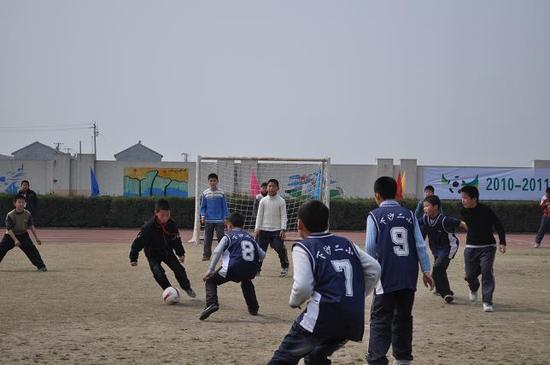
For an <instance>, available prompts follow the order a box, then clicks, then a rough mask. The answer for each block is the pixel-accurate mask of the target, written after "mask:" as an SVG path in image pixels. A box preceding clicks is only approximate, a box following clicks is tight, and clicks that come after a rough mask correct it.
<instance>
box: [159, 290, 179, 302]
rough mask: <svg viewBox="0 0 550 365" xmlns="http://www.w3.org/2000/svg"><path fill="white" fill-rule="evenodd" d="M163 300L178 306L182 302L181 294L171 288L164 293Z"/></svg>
mask: <svg viewBox="0 0 550 365" xmlns="http://www.w3.org/2000/svg"><path fill="white" fill-rule="evenodd" d="M162 300H164V303H166V304H176V303H179V302H180V292H179V291H178V289H176V288H172V287H171V286H169V287H168V288H166V289H164V291H163V292H162Z"/></svg>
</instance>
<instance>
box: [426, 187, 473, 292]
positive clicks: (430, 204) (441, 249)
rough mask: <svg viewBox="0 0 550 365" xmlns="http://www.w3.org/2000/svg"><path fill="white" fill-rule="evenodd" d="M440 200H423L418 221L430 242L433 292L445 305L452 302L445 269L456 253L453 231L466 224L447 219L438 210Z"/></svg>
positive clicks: (436, 197)
mask: <svg viewBox="0 0 550 365" xmlns="http://www.w3.org/2000/svg"><path fill="white" fill-rule="evenodd" d="M439 207H441V200H439V197H438V196H437V195H430V196H427V197H426V198H425V199H424V213H425V214H424V216H423V217H422V220H421V221H420V229H421V230H422V233H423V234H424V235H427V236H428V238H429V240H430V250H431V251H432V254H433V256H434V265H433V270H432V277H433V279H434V282H435V290H436V291H437V293H438V294H439V295H441V297H442V298H443V299H444V300H445V302H446V303H451V302H452V301H453V300H454V293H453V291H452V290H451V287H450V285H449V278H448V277H447V268H448V267H449V263H450V262H451V260H452V259H453V258H454V257H455V255H456V252H457V251H458V238H456V236H455V230H456V228H458V227H461V228H463V229H466V224H465V223H464V222H461V221H460V220H458V219H455V218H452V217H447V216H445V215H443V213H441V211H440V210H439Z"/></svg>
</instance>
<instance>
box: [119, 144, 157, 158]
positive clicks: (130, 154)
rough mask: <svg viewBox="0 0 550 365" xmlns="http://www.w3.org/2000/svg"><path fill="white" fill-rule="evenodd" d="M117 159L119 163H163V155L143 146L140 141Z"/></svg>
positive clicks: (121, 152)
mask: <svg viewBox="0 0 550 365" xmlns="http://www.w3.org/2000/svg"><path fill="white" fill-rule="evenodd" d="M115 159H116V160H117V161H137V162H161V160H162V155H161V154H160V153H158V152H156V151H153V150H152V149H150V148H149V147H146V146H144V145H142V144H141V141H139V142H138V143H137V144H135V145H133V146H131V147H128V148H127V149H125V150H124V151H120V152H119V153H117V154H116V155H115Z"/></svg>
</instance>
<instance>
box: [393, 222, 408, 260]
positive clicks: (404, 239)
mask: <svg viewBox="0 0 550 365" xmlns="http://www.w3.org/2000/svg"><path fill="white" fill-rule="evenodd" d="M390 235H391V240H392V242H393V244H394V246H393V252H394V253H395V254H396V255H397V256H409V231H407V229H406V228H405V227H393V228H392V229H391V230H390Z"/></svg>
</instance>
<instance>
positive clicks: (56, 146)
mask: <svg viewBox="0 0 550 365" xmlns="http://www.w3.org/2000/svg"><path fill="white" fill-rule="evenodd" d="M53 144H54V145H55V149H56V150H58V151H61V148H60V146H61V145H63V144H65V143H61V142H54V143H53Z"/></svg>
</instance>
